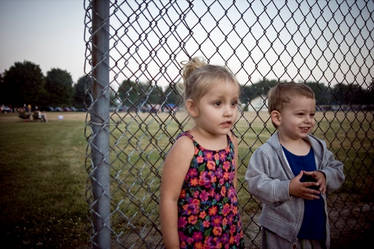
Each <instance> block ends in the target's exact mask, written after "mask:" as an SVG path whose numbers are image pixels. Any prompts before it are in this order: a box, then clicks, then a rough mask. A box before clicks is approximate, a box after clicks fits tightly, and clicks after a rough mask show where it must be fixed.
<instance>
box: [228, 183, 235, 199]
mask: <svg viewBox="0 0 374 249" xmlns="http://www.w3.org/2000/svg"><path fill="white" fill-rule="evenodd" d="M235 193H236V191H235V188H234V187H233V186H231V187H230V188H229V192H228V197H229V198H230V199H232V198H233V197H234V196H236V194H235Z"/></svg>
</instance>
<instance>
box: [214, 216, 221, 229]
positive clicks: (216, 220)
mask: <svg viewBox="0 0 374 249" xmlns="http://www.w3.org/2000/svg"><path fill="white" fill-rule="evenodd" d="M221 223H222V217H221V216H218V215H217V216H214V217H213V221H212V226H214V227H217V226H221Z"/></svg>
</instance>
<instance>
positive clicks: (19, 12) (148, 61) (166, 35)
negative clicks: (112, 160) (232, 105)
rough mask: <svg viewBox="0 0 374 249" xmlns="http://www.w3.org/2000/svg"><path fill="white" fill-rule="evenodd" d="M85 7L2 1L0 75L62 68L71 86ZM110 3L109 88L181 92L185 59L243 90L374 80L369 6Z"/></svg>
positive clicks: (337, 0)
mask: <svg viewBox="0 0 374 249" xmlns="http://www.w3.org/2000/svg"><path fill="white" fill-rule="evenodd" d="M83 2H84V0H0V73H3V72H4V70H7V69H9V68H10V67H11V66H12V65H13V64H14V63H15V62H23V61H24V60H27V61H31V62H33V63H35V64H37V65H39V66H40V68H41V69H42V71H43V74H44V75H46V73H47V72H48V71H49V70H51V69H52V68H60V69H63V70H66V71H67V72H69V73H70V74H71V75H72V78H73V82H77V80H78V79H79V78H80V77H81V76H83V75H84V70H85V69H84V62H85V43H84V29H85V27H84V16H85V10H84V6H83V5H84V4H83ZM112 3H113V5H112V8H111V17H110V35H111V40H110V48H111V51H110V62H109V63H110V67H111V69H110V81H111V84H112V86H113V88H114V89H116V88H117V87H118V86H119V85H120V84H121V82H122V81H123V80H126V79H130V80H135V81H141V82H147V81H150V82H155V83H157V84H159V85H162V86H164V87H165V86H167V85H168V84H170V83H173V82H174V83H178V82H180V81H181V77H180V75H181V64H180V62H182V61H185V60H187V59H188V58H189V56H202V57H205V58H209V62H210V63H213V64H220V65H223V64H226V65H227V66H228V67H229V68H230V69H231V70H232V71H233V72H234V73H235V74H236V76H237V78H238V80H239V82H240V83H242V84H253V83H256V82H257V81H259V80H261V79H263V78H267V79H270V80H272V79H276V80H294V81H317V82H322V83H328V84H332V85H333V84H336V83H341V82H343V83H358V84H362V83H363V82H371V80H372V78H374V66H373V65H374V59H373V58H374V56H373V52H372V51H374V44H373V41H374V38H373V34H372V32H373V27H374V14H373V13H374V1H371V0H358V1H349V0H348V1H343V0H331V1H318V4H317V2H316V1H314V0H305V1H302V2H299V1H295V0H290V1H288V2H287V6H286V5H285V4H284V2H283V1H271V0H263V1H249V2H248V1H236V6H235V7H233V6H232V2H231V1H220V2H219V1H211V0H206V1H199V0H195V1H194V2H193V5H190V4H189V3H188V1H175V2H170V1H169V0H158V1H135V0H127V1H112ZM191 6H192V8H191ZM209 12H210V13H209ZM183 18H184V19H183ZM90 25H91V24H90V23H89V24H88V26H89V27H90ZM89 27H88V28H89ZM86 66H87V65H86ZM86 70H89V68H86ZM87 73H88V72H87Z"/></svg>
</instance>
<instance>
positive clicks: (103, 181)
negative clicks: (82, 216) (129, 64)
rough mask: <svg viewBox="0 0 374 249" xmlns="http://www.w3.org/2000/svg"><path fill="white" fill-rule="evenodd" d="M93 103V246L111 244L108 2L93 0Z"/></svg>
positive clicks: (102, 248)
mask: <svg viewBox="0 0 374 249" xmlns="http://www.w3.org/2000/svg"><path fill="white" fill-rule="evenodd" d="M92 17H93V19H92V28H93V30H92V32H93V41H92V66H93V70H92V72H93V75H92V76H93V80H94V81H93V88H92V95H93V103H92V105H91V108H90V117H91V120H90V125H91V127H92V131H93V140H92V144H91V149H92V162H93V168H94V174H93V181H92V184H93V186H92V191H93V195H94V198H95V200H96V203H94V206H93V209H94V231H95V233H94V238H93V242H94V243H93V247H94V248H100V249H104V248H105V249H109V248H110V247H111V223H110V222H111V220H110V164H109V129H108V124H109V103H110V100H109V90H108V89H109V1H102V0H95V1H93V9H92Z"/></svg>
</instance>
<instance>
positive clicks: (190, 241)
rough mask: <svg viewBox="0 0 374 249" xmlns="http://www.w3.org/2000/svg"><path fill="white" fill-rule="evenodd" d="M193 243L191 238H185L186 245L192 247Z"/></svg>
mask: <svg viewBox="0 0 374 249" xmlns="http://www.w3.org/2000/svg"><path fill="white" fill-rule="evenodd" d="M193 243H194V240H193V238H191V237H189V238H187V245H192V244H193Z"/></svg>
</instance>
